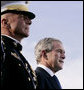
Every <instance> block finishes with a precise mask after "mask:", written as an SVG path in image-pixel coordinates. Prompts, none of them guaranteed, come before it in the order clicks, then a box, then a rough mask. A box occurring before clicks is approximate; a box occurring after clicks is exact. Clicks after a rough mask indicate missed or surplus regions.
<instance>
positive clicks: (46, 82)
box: [35, 67, 61, 89]
mask: <svg viewBox="0 0 84 90" xmlns="http://www.w3.org/2000/svg"><path fill="white" fill-rule="evenodd" d="M35 71H36V74H37V80H38V89H61V87H60V86H59V85H58V84H57V82H56V81H55V80H54V79H53V78H52V77H51V76H50V74H49V73H48V72H46V71H45V70H44V69H43V68H41V67H37V68H36V70H35Z"/></svg>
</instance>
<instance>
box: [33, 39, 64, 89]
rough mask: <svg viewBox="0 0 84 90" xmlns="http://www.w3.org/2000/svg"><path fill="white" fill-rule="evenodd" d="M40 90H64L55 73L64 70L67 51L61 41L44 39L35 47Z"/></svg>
mask: <svg viewBox="0 0 84 90" xmlns="http://www.w3.org/2000/svg"><path fill="white" fill-rule="evenodd" d="M35 56H36V60H37V64H38V67H37V68H36V70H35V71H36V74H37V80H38V89H62V87H61V85H60V82H59V80H58V78H57V76H56V75H55V73H56V72H57V71H59V70H61V69H62V68H63V64H64V59H65V50H64V47H63V44H62V42H61V41H60V40H58V39H54V38H44V39H42V40H40V41H39V42H38V44H37V45H36V47H35Z"/></svg>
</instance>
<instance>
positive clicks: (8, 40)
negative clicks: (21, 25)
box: [1, 35, 22, 51]
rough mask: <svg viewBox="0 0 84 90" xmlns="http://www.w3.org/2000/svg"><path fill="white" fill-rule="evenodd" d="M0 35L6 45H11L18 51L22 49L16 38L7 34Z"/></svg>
mask: <svg viewBox="0 0 84 90" xmlns="http://www.w3.org/2000/svg"><path fill="white" fill-rule="evenodd" d="M1 36H2V40H3V41H4V42H5V43H7V44H8V45H10V46H12V48H15V49H17V50H19V51H21V50H22V45H21V43H20V42H19V41H18V40H16V39H14V38H12V37H10V36H7V35H1Z"/></svg>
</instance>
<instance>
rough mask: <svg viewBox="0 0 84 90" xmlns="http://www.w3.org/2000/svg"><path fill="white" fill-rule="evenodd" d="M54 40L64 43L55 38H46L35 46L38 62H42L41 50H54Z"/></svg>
mask: <svg viewBox="0 0 84 90" xmlns="http://www.w3.org/2000/svg"><path fill="white" fill-rule="evenodd" d="M54 41H56V42H60V43H62V42H61V41H60V40H58V39H55V38H44V39H42V40H40V41H39V42H38V43H37V45H36V46H35V58H36V61H37V63H39V62H40V58H41V52H42V51H43V50H45V51H46V52H50V51H52V49H53V48H54V46H53V42H54Z"/></svg>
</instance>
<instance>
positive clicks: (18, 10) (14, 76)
mask: <svg viewBox="0 0 84 90" xmlns="http://www.w3.org/2000/svg"><path fill="white" fill-rule="evenodd" d="M34 18H35V15H34V14H33V13H32V12H29V11H28V8H27V6H26V5H24V4H20V3H17V4H14V3H13V4H9V5H5V6H4V7H3V8H1V60H0V65H1V78H0V82H1V89H9V90H10V89H12V88H13V89H15V90H16V89H18V90H19V89H36V86H37V80H36V75H35V72H34V71H33V70H32V68H31V66H30V64H29V63H28V62H27V60H26V59H25V57H24V56H23V55H22V53H21V51H22V45H21V40H22V39H23V38H26V37H28V36H29V25H31V20H32V19H34Z"/></svg>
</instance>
